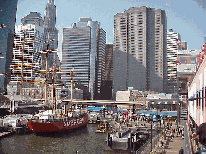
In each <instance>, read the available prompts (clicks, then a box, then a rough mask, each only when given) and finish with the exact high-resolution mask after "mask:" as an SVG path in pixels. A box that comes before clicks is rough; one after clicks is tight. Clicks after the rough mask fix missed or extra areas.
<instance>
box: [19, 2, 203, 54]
mask: <svg viewBox="0 0 206 154" xmlns="http://www.w3.org/2000/svg"><path fill="white" fill-rule="evenodd" d="M47 2H48V0H35V1H34V0H18V4H17V18H16V25H19V24H21V18H23V17H25V16H26V15H28V14H29V13H30V12H39V13H40V14H41V16H42V17H44V11H45V7H46V3H47ZM54 4H55V5H56V8H57V17H56V27H57V29H58V30H59V51H60V52H59V55H60V57H61V48H62V34H63V33H62V31H63V28H66V27H71V25H72V23H75V22H78V21H79V18H81V17H90V18H92V20H95V21H98V22H100V27H101V28H103V29H104V30H105V31H106V35H107V36H106V43H108V44H109V43H113V29H114V15H115V14H117V13H120V12H124V11H125V10H128V9H129V8H130V7H140V6H146V7H150V8H155V9H156V10H157V9H161V10H165V12H166V16H167V31H168V29H170V28H172V29H173V31H175V32H179V34H180V35H181V41H186V42H187V43H188V49H196V50H200V49H201V47H202V45H203V44H204V37H205V36H206V20H205V16H206V1H205V0H184V1H183V0H168V1H167V0H103V1H102V0H54Z"/></svg>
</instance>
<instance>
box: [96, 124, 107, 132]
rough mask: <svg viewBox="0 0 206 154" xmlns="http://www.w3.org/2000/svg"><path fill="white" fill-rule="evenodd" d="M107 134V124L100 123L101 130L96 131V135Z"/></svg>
mask: <svg viewBox="0 0 206 154" xmlns="http://www.w3.org/2000/svg"><path fill="white" fill-rule="evenodd" d="M105 132H106V124H105V123H100V125H99V128H98V129H97V130H96V131H95V133H105Z"/></svg>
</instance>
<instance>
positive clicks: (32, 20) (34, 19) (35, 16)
mask: <svg viewBox="0 0 206 154" xmlns="http://www.w3.org/2000/svg"><path fill="white" fill-rule="evenodd" d="M21 24H22V25H26V24H32V25H38V26H40V27H43V24H44V20H43V19H42V17H41V14H40V13H38V12H30V14H29V15H27V16H26V17H24V18H22V19H21Z"/></svg>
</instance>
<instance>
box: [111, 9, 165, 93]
mask: <svg viewBox="0 0 206 154" xmlns="http://www.w3.org/2000/svg"><path fill="white" fill-rule="evenodd" d="M166 25H167V20H166V14H165V11H164V10H155V9H154V8H147V7H145V6H143V7H132V8H130V9H128V10H126V11H124V13H117V14H116V15H115V16H114V55H113V57H114V62H113V66H114V71H113V90H114V94H115V93H116V92H117V91H119V90H127V89H128V87H133V88H134V89H137V90H143V91H144V90H153V91H157V92H165V90H166V80H167V73H166V69H167V60H166V29H167V28H166Z"/></svg>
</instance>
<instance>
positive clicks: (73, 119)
mask: <svg viewBox="0 0 206 154" xmlns="http://www.w3.org/2000/svg"><path fill="white" fill-rule="evenodd" d="M70 75H71V100H70V108H69V109H68V105H64V106H63V107H61V108H60V109H57V108H56V106H57V105H55V107H53V106H54V105H53V103H52V109H51V110H42V111H40V112H39V113H38V114H35V115H34V116H33V118H32V119H31V120H29V121H28V122H27V124H28V126H29V128H30V130H32V131H33V132H34V133H51V132H59V131H65V130H71V129H77V128H79V127H82V126H86V125H87V123H88V114H87V109H84V110H83V109H81V108H80V109H77V108H76V109H74V108H73V104H72V93H73V76H74V73H73V69H72V71H71V73H70ZM52 79H53V80H52V82H53V84H54V78H52ZM53 90H54V88H53Z"/></svg>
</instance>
